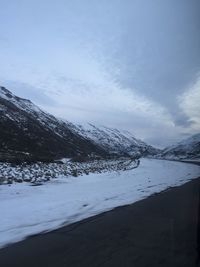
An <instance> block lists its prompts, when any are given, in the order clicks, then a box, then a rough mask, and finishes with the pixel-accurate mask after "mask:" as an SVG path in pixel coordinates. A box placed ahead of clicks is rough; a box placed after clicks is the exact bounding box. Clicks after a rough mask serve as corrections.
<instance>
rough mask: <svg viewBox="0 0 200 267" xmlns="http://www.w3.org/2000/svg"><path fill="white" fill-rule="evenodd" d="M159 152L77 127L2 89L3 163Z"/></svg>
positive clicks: (103, 130)
mask: <svg viewBox="0 0 200 267" xmlns="http://www.w3.org/2000/svg"><path fill="white" fill-rule="evenodd" d="M156 153H158V150H157V149H155V148H153V147H151V146H149V145H147V144H146V143H144V142H142V141H141V140H138V139H136V138H135V137H134V136H133V135H132V134H131V133H129V132H126V131H121V132H120V131H119V130H117V129H111V128H108V127H103V126H101V127H96V126H94V125H92V124H88V125H87V126H80V125H75V124H72V123H70V122H67V121H63V120H60V119H57V118H55V117H54V116H52V115H50V114H48V113H46V112H44V111H43V110H41V109H40V108H39V107H37V106H36V105H34V104H33V103H32V102H31V101H30V100H27V99H23V98H20V97H18V96H15V95H14V94H13V93H11V92H10V91H9V90H7V89H6V88H5V87H0V161H12V160H13V161H16V159H17V160H19V161H24V160H26V161H28V160H30V161H32V160H37V161H38V160H40V161H52V160H55V159H59V158H63V157H70V158H95V157H110V156H136V157H140V156H146V155H154V154H156Z"/></svg>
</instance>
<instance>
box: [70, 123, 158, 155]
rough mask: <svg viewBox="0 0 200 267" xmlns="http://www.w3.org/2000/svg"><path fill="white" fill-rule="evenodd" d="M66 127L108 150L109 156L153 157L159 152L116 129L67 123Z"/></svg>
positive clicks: (128, 133)
mask: <svg viewBox="0 0 200 267" xmlns="http://www.w3.org/2000/svg"><path fill="white" fill-rule="evenodd" d="M68 126H69V128H70V129H71V130H73V131H75V132H76V133H78V134H79V135H81V136H83V137H84V138H87V139H90V140H91V141H93V142H94V143H95V144H97V145H99V146H101V147H102V148H103V149H105V150H108V151H109V152H110V153H111V154H118V155H119V154H121V155H130V156H138V157H140V156H146V155H154V154H157V153H158V152H159V150H158V149H155V148H153V147H152V146H150V145H147V144H146V143H144V142H143V141H141V140H139V139H136V138H135V137H134V135H133V134H131V133H130V132H128V131H119V130H118V129H113V128H109V127H105V126H98V127H97V126H95V125H93V124H90V123H88V124H87V125H84V126H82V125H74V124H72V123H68Z"/></svg>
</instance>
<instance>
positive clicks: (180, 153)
mask: <svg viewBox="0 0 200 267" xmlns="http://www.w3.org/2000/svg"><path fill="white" fill-rule="evenodd" d="M159 157H161V158H168V159H198V158H200V134H195V135H193V136H191V137H189V138H187V139H185V140H183V141H181V142H179V143H178V144H176V145H173V146H170V147H167V148H165V149H164V150H163V151H162V153H161V154H160V155H159Z"/></svg>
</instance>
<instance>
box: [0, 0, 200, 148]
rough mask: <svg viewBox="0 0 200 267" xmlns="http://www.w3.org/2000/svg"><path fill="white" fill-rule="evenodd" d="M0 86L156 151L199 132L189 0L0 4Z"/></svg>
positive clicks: (198, 74)
mask: <svg viewBox="0 0 200 267" xmlns="http://www.w3.org/2000/svg"><path fill="white" fill-rule="evenodd" d="M0 7H1V8H0V63H1V64H0V80H1V85H4V86H7V87H8V89H10V90H11V91H13V92H14V93H16V94H18V95H19V96H22V97H26V98H29V99H31V100H32V101H34V102H35V103H36V104H38V105H39V106H40V107H42V108H43V109H45V110H47V111H49V112H51V113H53V114H54V115H56V116H59V117H62V118H65V119H67V120H69V121H74V122H79V123H82V122H83V123H85V122H87V121H88V122H93V123H97V124H104V125H106V126H111V127H117V128H119V129H127V130H130V131H131V132H132V133H134V134H135V136H136V137H139V138H141V139H144V140H145V141H147V142H149V143H151V144H153V145H157V146H166V145H168V144H170V143H172V142H175V141H177V140H179V139H181V138H183V137H185V136H188V135H191V134H194V133H197V132H200V118H199V114H200V108H199V106H200V105H199V103H200V16H199V10H200V1H199V0H189V1H188V0H168V1H165V0H125V1H124V0H109V1H106V0H102V1H97V0H84V1H82V0H73V1H67V0H58V1H53V0H52V1H51V0H43V1H39V0H29V1H25V0H10V1H6V0H5V1H4V0H0Z"/></svg>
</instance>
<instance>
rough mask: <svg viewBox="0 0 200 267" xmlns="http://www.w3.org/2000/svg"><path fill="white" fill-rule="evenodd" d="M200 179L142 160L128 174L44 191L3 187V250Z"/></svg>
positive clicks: (191, 169) (185, 167) (65, 180)
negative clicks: (4, 247) (39, 234)
mask: <svg viewBox="0 0 200 267" xmlns="http://www.w3.org/2000/svg"><path fill="white" fill-rule="evenodd" d="M199 174H200V167H199V166H197V165H192V164H188V163H187V164H186V163H181V162H172V161H165V160H155V159H142V160H141V163H140V165H139V167H138V168H135V169H131V170H126V171H118V172H117V171H115V172H106V173H100V174H95V173H93V174H89V175H86V174H85V175H82V176H79V177H72V176H68V177H64V176H63V177H60V178H57V179H54V180H51V181H49V182H46V183H45V184H44V185H42V186H31V184H30V183H16V184H12V185H1V186H0V210H1V223H0V246H1V247H3V246H5V245H7V244H9V243H12V242H17V241H20V240H22V239H24V238H25V237H27V236H29V235H34V234H37V233H40V232H45V231H50V230H52V229H56V228H59V227H61V226H63V225H68V224H71V223H74V222H76V221H80V220H82V219H85V218H87V217H91V216H94V215H96V214H99V213H102V212H104V211H108V210H111V209H113V208H114V207H117V206H122V205H126V204H130V203H134V202H136V201H138V200H141V199H144V198H147V197H148V196H150V195H152V194H154V193H157V192H160V191H162V190H165V189H168V188H170V187H174V186H179V185H182V184H184V183H186V182H188V181H190V180H192V179H194V178H197V177H198V176H199Z"/></svg>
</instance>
